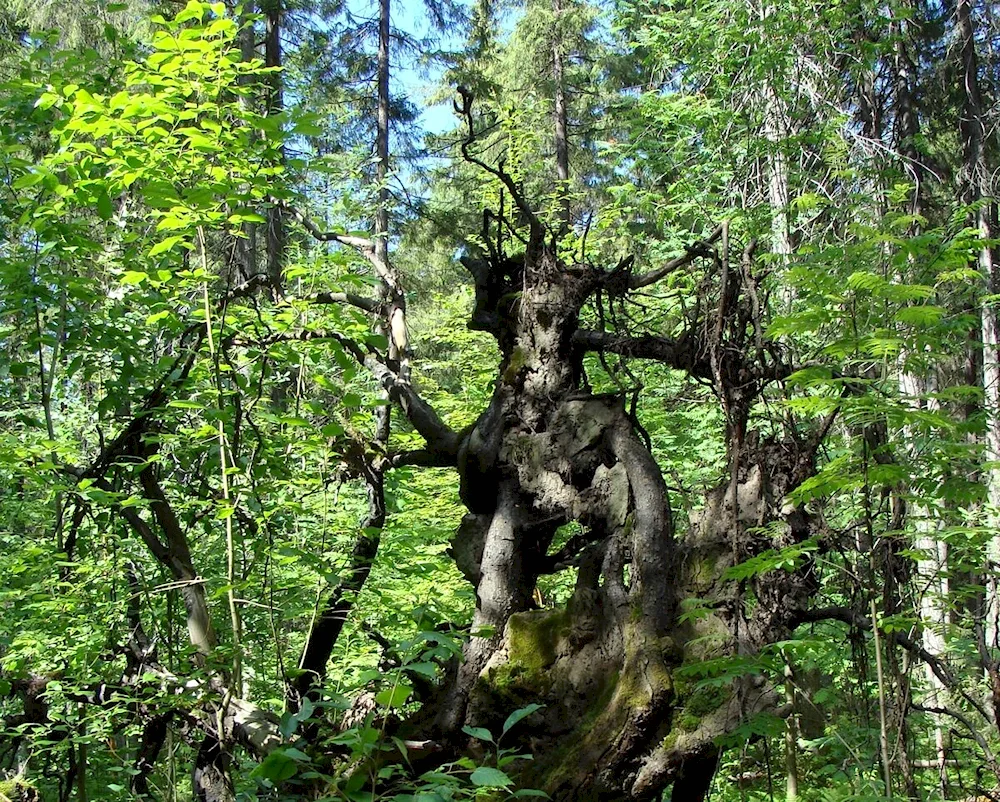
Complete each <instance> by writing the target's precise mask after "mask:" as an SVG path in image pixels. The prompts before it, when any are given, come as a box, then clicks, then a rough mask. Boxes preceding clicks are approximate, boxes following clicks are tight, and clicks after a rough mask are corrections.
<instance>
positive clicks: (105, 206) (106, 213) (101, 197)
mask: <svg viewBox="0 0 1000 802" xmlns="http://www.w3.org/2000/svg"><path fill="white" fill-rule="evenodd" d="M114 213H115V210H114V207H113V206H112V205H111V198H109V197H108V193H107V192H105V191H103V190H101V192H100V193H99V194H98V196H97V214H98V216H99V217H100V218H101V219H102V220H110V219H111V216H112V215H113V214H114Z"/></svg>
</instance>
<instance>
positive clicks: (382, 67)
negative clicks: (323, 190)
mask: <svg viewBox="0 0 1000 802" xmlns="http://www.w3.org/2000/svg"><path fill="white" fill-rule="evenodd" d="M389 11H390V8H389V0H379V20H378V79H377V83H378V86H377V89H376V91H377V93H378V112H377V114H378V119H377V126H378V127H377V130H376V133H375V159H376V162H377V164H376V167H375V182H376V184H377V185H378V206H377V208H376V210H375V256H376V257H377V258H378V259H379V260H380V261H381V262H382V264H384V265H388V264H389V186H388V180H389Z"/></svg>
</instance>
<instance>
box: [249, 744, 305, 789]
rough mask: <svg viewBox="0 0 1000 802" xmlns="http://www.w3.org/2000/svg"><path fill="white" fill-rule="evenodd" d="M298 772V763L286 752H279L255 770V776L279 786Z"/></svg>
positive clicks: (266, 759) (270, 756)
mask: <svg viewBox="0 0 1000 802" xmlns="http://www.w3.org/2000/svg"><path fill="white" fill-rule="evenodd" d="M298 770H299V766H298V763H297V762H296V761H295V760H293V759H292V758H290V757H288V755H286V754H285V753H284V750H279V751H276V752H272V753H271V754H269V755H268V756H267V757H266V758H264V760H263V761H262V762H261V764H260V765H259V766H257V768H256V769H254V770H253V774H255V775H256V776H258V777H262V778H264V779H265V780H269V781H271V782H272V783H275V784H277V783H281V782H284V781H285V780H288V779H291V778H292V777H294V776H295V774H296V772H297V771H298Z"/></svg>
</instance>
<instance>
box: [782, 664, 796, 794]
mask: <svg viewBox="0 0 1000 802" xmlns="http://www.w3.org/2000/svg"><path fill="white" fill-rule="evenodd" d="M785 704H787V705H788V706H789V707H790V709H791V713H790V714H789V716H788V719H787V720H786V722H785V802H796V800H797V799H798V798H799V767H798V751H799V714H798V699H797V694H796V692H795V672H794V671H793V669H792V664H791V663H789V662H787V660H786V662H785Z"/></svg>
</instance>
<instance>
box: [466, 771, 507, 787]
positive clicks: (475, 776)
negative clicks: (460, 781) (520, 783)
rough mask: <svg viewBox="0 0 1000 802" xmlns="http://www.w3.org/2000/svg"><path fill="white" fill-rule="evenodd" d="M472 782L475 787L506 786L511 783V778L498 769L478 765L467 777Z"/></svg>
mask: <svg viewBox="0 0 1000 802" xmlns="http://www.w3.org/2000/svg"><path fill="white" fill-rule="evenodd" d="M469 779H470V780H472V784H473V785H475V786H476V787H477V788H507V787H508V786H511V785H513V784H514V783H513V780H511V778H510V777H508V776H507V775H506V774H504V773H503V772H502V771H500V769H494V768H491V767H489V766H480V767H479V768H478V769H476V770H475V771H474V772H472V776H471V777H469Z"/></svg>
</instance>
